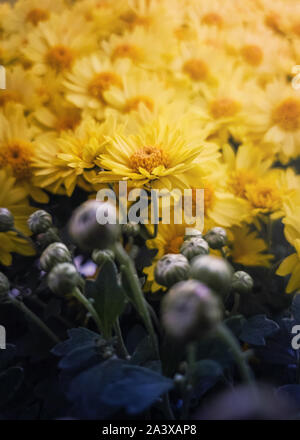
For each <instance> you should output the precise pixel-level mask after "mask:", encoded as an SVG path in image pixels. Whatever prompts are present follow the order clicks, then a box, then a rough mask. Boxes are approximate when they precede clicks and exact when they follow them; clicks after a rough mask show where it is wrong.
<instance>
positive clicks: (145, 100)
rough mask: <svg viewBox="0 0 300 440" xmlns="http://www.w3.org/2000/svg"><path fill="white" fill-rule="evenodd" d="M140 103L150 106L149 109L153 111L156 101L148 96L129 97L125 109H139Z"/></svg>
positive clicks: (129, 110)
mask: <svg viewBox="0 0 300 440" xmlns="http://www.w3.org/2000/svg"><path fill="white" fill-rule="evenodd" d="M140 104H144V105H145V106H146V107H147V108H148V110H150V111H151V112H153V110H154V102H153V100H152V99H151V98H149V97H148V96H135V97H134V98H130V99H127V102H126V105H125V111H126V112H131V111H133V110H136V111H137V110H138V109H139V105H140Z"/></svg>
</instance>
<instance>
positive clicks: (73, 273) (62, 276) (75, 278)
mask: <svg viewBox="0 0 300 440" xmlns="http://www.w3.org/2000/svg"><path fill="white" fill-rule="evenodd" d="M81 283H82V278H81V276H80V275H79V273H78V272H77V270H76V267H75V266H74V265H73V264H71V263H59V264H57V265H56V266H54V267H53V269H52V270H51V272H50V273H49V275H48V286H49V288H50V289H51V290H52V292H53V293H55V294H57V295H66V294H68V293H71V292H72V290H73V289H74V287H77V286H79V285H80V284H81Z"/></svg>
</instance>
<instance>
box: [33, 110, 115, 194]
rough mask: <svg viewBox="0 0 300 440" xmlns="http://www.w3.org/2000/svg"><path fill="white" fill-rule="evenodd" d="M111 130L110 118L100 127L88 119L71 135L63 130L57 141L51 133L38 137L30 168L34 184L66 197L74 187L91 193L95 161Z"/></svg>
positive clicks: (112, 126) (112, 130)
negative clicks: (32, 171) (32, 170)
mask: <svg viewBox="0 0 300 440" xmlns="http://www.w3.org/2000/svg"><path fill="white" fill-rule="evenodd" d="M114 130H115V124H114V120H113V119H112V118H108V119H107V120H106V121H105V122H104V123H103V124H99V123H97V122H95V121H94V120H93V119H92V118H90V117H89V118H88V117H87V118H85V119H84V120H83V121H82V122H81V124H80V125H79V126H78V127H77V128H76V129H75V130H74V131H73V132H72V131H64V132H62V133H61V136H60V137H58V138H57V137H56V136H55V135H53V134H52V135H51V134H49V135H48V136H46V135H45V136H43V137H39V139H38V142H37V148H36V153H35V157H34V159H33V165H32V166H33V169H34V182H35V184H36V185H37V186H39V187H41V188H47V189H48V190H49V191H51V192H53V193H66V194H67V195H68V196H71V195H72V193H73V191H74V188H75V186H76V185H79V186H80V187H82V188H84V189H85V190H87V191H91V190H92V186H91V184H90V182H91V180H92V178H93V177H94V176H95V171H94V170H93V168H95V167H96V158H97V157H98V156H99V154H100V153H101V152H102V151H103V149H104V146H105V144H106V142H107V141H106V136H107V135H110V134H112V133H113V132H114Z"/></svg>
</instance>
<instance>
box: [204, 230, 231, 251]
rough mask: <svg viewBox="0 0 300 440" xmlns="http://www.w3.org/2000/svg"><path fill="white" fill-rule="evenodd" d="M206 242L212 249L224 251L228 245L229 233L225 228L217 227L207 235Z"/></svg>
mask: <svg viewBox="0 0 300 440" xmlns="http://www.w3.org/2000/svg"><path fill="white" fill-rule="evenodd" d="M204 238H205V240H206V241H207V243H208V244H209V247H210V248H212V249H222V247H223V246H225V245H226V243H227V232H226V231H225V229H224V228H220V227H218V226H216V227H215V228H212V229H210V230H209V231H208V232H207V234H205V237H204Z"/></svg>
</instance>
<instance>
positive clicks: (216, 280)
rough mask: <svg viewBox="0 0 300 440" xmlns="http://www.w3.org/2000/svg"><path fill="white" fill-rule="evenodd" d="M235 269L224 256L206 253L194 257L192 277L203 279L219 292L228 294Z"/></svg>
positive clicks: (203, 281)
mask: <svg viewBox="0 0 300 440" xmlns="http://www.w3.org/2000/svg"><path fill="white" fill-rule="evenodd" d="M232 273H233V269H232V267H231V266H230V264H229V263H227V261H226V260H224V259H223V258H218V257H213V256H212V255H204V256H199V257H195V258H193V261H192V262H191V278H194V279H196V280H199V281H201V282H202V283H204V284H206V285H207V286H209V287H210V288H211V289H213V290H214V291H215V292H217V293H221V294H226V293H227V292H228V290H229V288H230V285H231V279H232Z"/></svg>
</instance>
